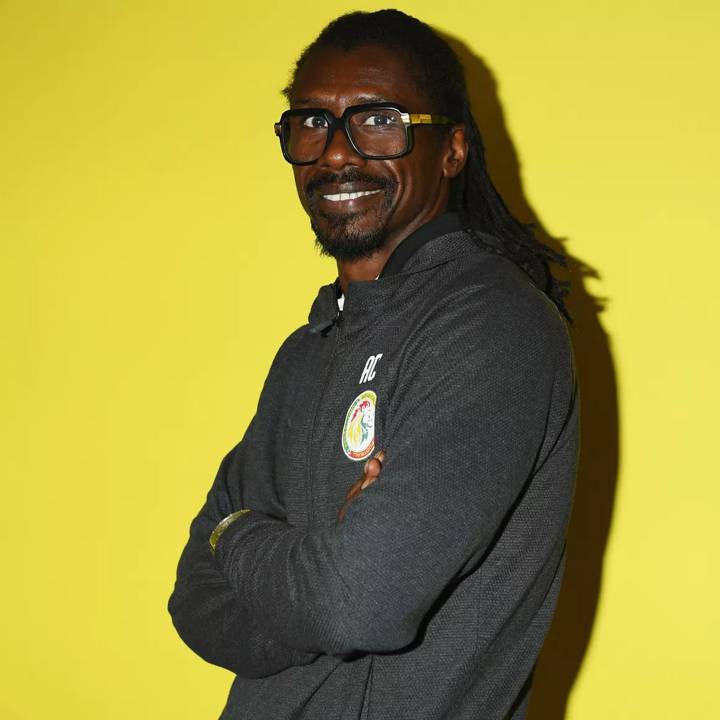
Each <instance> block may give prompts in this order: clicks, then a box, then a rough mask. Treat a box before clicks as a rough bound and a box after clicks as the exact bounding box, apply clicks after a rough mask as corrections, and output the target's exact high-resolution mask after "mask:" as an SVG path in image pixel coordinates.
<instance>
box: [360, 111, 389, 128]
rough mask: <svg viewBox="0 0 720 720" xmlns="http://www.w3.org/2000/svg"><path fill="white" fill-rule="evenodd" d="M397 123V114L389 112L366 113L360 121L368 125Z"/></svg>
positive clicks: (378, 125) (380, 125)
mask: <svg viewBox="0 0 720 720" xmlns="http://www.w3.org/2000/svg"><path fill="white" fill-rule="evenodd" d="M397 123H398V116H397V114H396V113H391V112H376V113H372V114H371V115H367V116H366V117H365V118H364V120H363V122H362V124H363V125H370V126H371V127H386V126H388V125H397Z"/></svg>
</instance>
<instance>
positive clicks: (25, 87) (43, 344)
mask: <svg viewBox="0 0 720 720" xmlns="http://www.w3.org/2000/svg"><path fill="white" fill-rule="evenodd" d="M398 6H399V7H401V8H403V9H406V10H408V11H409V12H411V13H413V14H415V15H417V16H419V17H421V18H422V19H424V20H426V21H428V22H430V23H432V24H434V25H435V26H436V27H437V28H439V29H440V30H442V31H444V32H445V33H448V34H449V35H451V36H454V38H456V40H458V41H460V42H462V43H464V44H465V45H466V46H467V47H469V48H471V49H472V50H473V51H474V52H475V53H476V54H477V55H478V56H479V57H480V58H482V63H481V62H480V61H479V60H478V59H477V58H476V60H475V61H474V62H475V65H474V66H473V68H474V70H473V72H475V73H476V75H477V78H478V82H484V83H485V87H484V89H482V92H481V91H480V90H477V93H476V94H477V95H478V96H480V97H481V98H483V97H484V98H485V99H486V100H487V106H486V107H483V108H478V109H477V110H478V113H477V114H478V116H479V117H480V118H481V119H484V122H485V123H486V127H484V129H485V130H486V131H487V135H488V144H489V146H490V150H489V155H490V161H491V168H492V171H493V173H494V175H495V177H496V178H497V179H498V185H500V187H501V189H502V190H503V192H505V193H506V194H507V196H508V198H509V202H510V203H511V205H513V207H514V208H515V209H516V211H517V212H518V213H520V214H521V215H523V216H524V217H525V219H531V218H532V217H535V218H536V219H537V221H538V222H539V223H540V224H541V230H542V232H543V233H544V236H547V237H550V236H551V237H553V238H558V241H557V242H562V243H563V246H564V247H565V249H566V251H567V252H568V253H569V254H570V255H571V256H572V257H573V258H574V260H573V280H574V281H575V291H576V293H575V299H574V300H573V303H572V304H571V309H572V310H573V312H574V314H575V315H576V318H577V322H576V328H575V330H574V331H573V332H574V335H575V338H576V342H577V344H578V364H579V367H580V372H581V375H582V381H583V383H584V384H583V392H584V397H585V406H584V412H585V426H584V430H585V433H586V438H585V442H586V449H587V453H588V454H587V455H586V456H584V459H583V467H582V472H581V486H580V488H579V490H578V504H577V511H578V514H577V516H576V518H575V520H574V521H573V526H572V529H571V533H570V535H571V545H570V550H571V559H570V567H569V574H568V583H567V584H566V587H565V590H564V592H563V597H562V600H561V603H560V608H561V612H560V614H559V615H558V620H557V622H556V625H555V627H554V629H553V634H552V635H551V639H550V640H549V641H548V645H547V646H546V652H545V653H544V655H543V659H542V662H541V666H540V670H539V673H538V678H539V679H538V686H539V687H538V690H537V695H536V700H535V702H534V705H533V708H532V714H531V718H532V719H533V720H541V718H544V717H546V718H548V719H549V720H560V719H561V718H562V717H563V705H564V695H567V692H566V691H567V690H568V689H569V688H570V687H572V693H571V694H570V696H569V702H568V705H567V713H566V714H565V717H566V718H567V720H607V719H608V718H613V719H614V718H622V719H625V718H627V719H634V718H653V719H660V718H668V719H670V718H672V719H673V720H675V719H677V718H708V719H709V718H717V717H720V700H719V699H718V698H719V695H718V693H717V678H718V671H719V670H720V668H719V667H718V661H717V653H718V643H719V641H720V632H719V630H718V606H720V597H719V595H720V593H719V592H718V586H719V581H718V577H717V573H716V568H717V562H716V558H717V553H718V538H717V525H718V520H717V517H718V504H719V502H720V489H719V485H718V480H720V477H719V475H718V470H717V462H716V461H714V460H712V459H711V458H712V457H714V455H715V451H716V449H717V446H718V440H717V436H716V435H717V421H716V413H717V408H718V407H719V406H720V393H719V392H718V381H717V371H718V366H719V362H718V361H719V360H720V358H719V357H718V355H719V353H718V347H719V345H718V339H717V326H718V321H717V314H718V310H719V309H720V305H719V303H718V296H717V292H716V291H715V287H714V285H715V279H716V277H717V274H718V271H717V267H718V263H720V250H719V249H718V241H719V238H720V233H719V232H718V231H719V230H720V227H719V225H720V223H719V220H718V216H719V214H720V212H719V210H718V203H717V196H718V194H717V193H718V184H717V181H716V177H717V173H718V167H719V166H720V143H719V142H718V127H719V124H720V100H719V99H718V93H717V84H718V75H719V71H720V63H719V62H718V60H719V58H720V53H719V51H718V46H719V45H720V32H719V26H718V14H719V12H718V7H720V6H719V5H718V4H717V3H716V2H711V1H710V0H705V1H703V0H691V1H689V2H683V3H680V2H673V1H671V0H653V2H650V1H649V0H642V1H635V2H627V0H622V1H621V0H609V1H608V2H604V3H578V2H577V1H576V0H573V1H570V0H567V1H562V2H552V1H551V2H549V3H537V2H531V1H530V0H526V1H524V2H512V1H510V2H507V3H499V2H495V3H477V2H470V1H467V2H455V1H453V0H443V1H442V2H436V1H432V2H431V1H430V0H417V1H416V2H413V3H399V4H398ZM355 7H357V6H356V5H354V4H352V3H349V2H345V1H343V0H339V1H338V2H335V3H301V4H292V3H290V4H288V3H284V2H283V3H280V2H277V1H276V2H273V1H272V0H266V1H265V2H262V3H252V4H251V3H244V2H231V1H230V0H225V1H223V2H209V3H206V2H193V3H187V2H184V3H180V2H175V3H170V2H153V1H151V0H129V1H125V2H120V0H117V1H116V2H109V1H102V0H94V1H92V2H90V1H88V0H85V1H79V0H78V1H76V2H72V1H68V2H57V1H56V2H50V1H46V2H40V1H38V2H8V1H3V2H0V238H1V243H2V245H1V246H2V261H1V273H2V276H1V277H0V283H1V284H0V293H2V295H1V297H0V307H1V312H2V318H1V319H0V320H1V324H0V332H1V333H2V341H3V344H2V353H1V355H0V363H2V366H1V368H2V378H3V391H2V422H3V427H2V440H3V450H2V454H1V456H0V457H1V460H0V462H1V465H0V468H1V470H2V493H3V503H2V507H3V513H2V522H1V523H0V528H1V530H0V532H1V533H2V542H1V544H0V547H2V550H1V551H0V552H2V558H1V559H0V560H1V562H2V565H1V567H2V577H3V580H2V588H3V590H2V608H1V612H0V617H1V622H2V627H0V638H2V653H1V656H2V660H1V661H0V662H2V668H0V676H1V677H2V684H3V689H2V691H0V717H2V718H8V719H13V720H14V719H23V720H24V719H25V718H72V719H80V718H83V719H84V718H93V719H96V718H107V719H108V720H110V719H113V720H115V719H118V720H119V719H120V718H123V719H126V718H153V719H155V718H192V719H193V720H195V719H197V718H213V717H217V715H218V714H219V712H220V710H221V708H222V707H223V704H224V701H225V698H226V694H227V690H228V688H229V685H230V682H231V675H230V674H229V673H227V672H226V671H225V670H222V669H219V668H215V667H213V666H209V665H207V664H206V663H204V662H203V661H202V660H200V659H199V658H197V657H196V656H194V655H193V654H192V653H191V652H190V651H189V650H188V649H187V648H186V647H185V646H184V645H183V644H182V643H181V641H180V640H179V638H178V637H177V636H176V634H175V632H174V630H173V628H172V626H171V623H170V618H169V616H168V614H167V612H166V609H165V606H166V602H167V598H168V595H169V593H170V591H171V588H172V583H173V580H174V574H175V567H176V563H177V559H178V557H179V553H180V550H181V548H182V546H183V544H184V542H185V539H186V536H187V530H188V526H189V522H190V520H191V518H192V517H193V516H194V514H195V513H196V512H197V510H198V509H199V507H200V505H201V503H202V501H203V499H204V497H205V493H206V492H207V490H208V488H209V485H210V483H211V481H212V478H213V476H214V473H215V470H216V468H217V465H218V464H219V461H220V459H221V457H222V456H223V455H224V453H225V452H226V451H227V450H228V449H229V448H230V447H231V446H232V445H233V444H234V443H235V442H236V441H237V440H238V439H239V438H240V437H241V435H242V433H243V431H244V429H245V427H246V425H247V423H248V421H249V419H250V417H251V415H252V412H253V410H254V407H255V403H256V400H257V396H258V392H259V390H260V387H261V384H262V381H263V379H264V377H265V374H266V372H267V370H268V367H269V364H270V361H271V359H272V357H273V354H274V352H275V350H276V348H277V347H278V345H279V344H280V342H281V341H282V339H283V338H284V337H285V336H286V335H287V334H288V333H289V332H290V331H291V330H292V329H294V328H295V327H297V326H298V325H300V324H302V323H303V322H304V321H305V318H306V315H307V310H308V308H309V304H310V302H311V300H312V299H313V298H314V296H315V293H316V290H317V287H318V286H319V285H320V284H323V283H326V282H329V281H331V280H332V279H333V278H334V277H335V270H334V265H333V263H332V262H331V261H330V260H327V259H321V258H320V257H319V256H318V255H317V253H316V252H315V250H314V248H313V239H312V236H311V233H310V230H309V227H308V223H307V219H306V218H305V216H304V215H303V213H302V211H301V209H300V207H299V204H298V202H297V199H296V197H295V194H294V186H293V184H292V180H291V172H290V169H289V167H288V166H287V165H286V164H285V162H284V161H283V160H282V158H281V156H280V153H279V149H278V147H277V142H276V139H275V137H274V136H273V133H272V127H271V126H272V122H273V121H275V120H276V119H277V117H278V116H279V114H280V112H281V111H282V109H283V102H282V98H281V96H280V94H279V89H280V88H281V87H282V86H283V85H284V84H285V82H286V80H287V71H288V68H289V67H290V65H291V63H292V61H293V60H294V58H295V57H296V55H297V54H298V53H299V51H300V50H301V49H302V47H304V45H305V44H307V43H308V42H310V41H311V40H312V38H313V37H314V35H315V34H316V33H317V32H318V31H319V29H320V28H321V27H322V26H323V25H324V24H325V23H326V22H327V21H328V20H329V19H331V17H333V16H335V15H337V14H340V13H342V12H343V11H346V10H350V9H354V8H355ZM362 7H363V8H365V9H376V8H379V7H382V4H381V3H365V4H364V5H362ZM483 63H484V65H483ZM471 64H472V63H471ZM483 68H485V70H483ZM471 69H472V68H471ZM483 73H485V74H484V75H483ZM493 83H496V85H493ZM493 97H494V98H495V99H494V101H493ZM493 102H494V103H495V105H493ZM515 163H517V165H516V164H515ZM560 239H562V240H560ZM581 265H584V266H586V269H585V271H584V272H583V273H580V272H579V271H578V268H580V266H581ZM593 272H595V274H596V277H592V274H593ZM593 296H594V297H595V298H605V305H606V308H605V310H604V312H602V313H600V314H599V316H597V315H596V314H595V313H594V312H593V309H592V307H593V300H592V297H593ZM589 431H590V432H589ZM578 668H579V672H578V673H577V677H575V671H576V670H578Z"/></svg>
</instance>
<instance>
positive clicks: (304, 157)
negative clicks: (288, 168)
mask: <svg viewBox="0 0 720 720" xmlns="http://www.w3.org/2000/svg"><path fill="white" fill-rule="evenodd" d="M328 127H329V126H328V121H327V118H326V117H325V116H324V115H317V114H313V113H312V112H309V113H307V114H297V115H290V116H288V117H286V118H285V120H284V121H283V123H282V133H283V139H284V141H285V147H286V149H287V153H288V155H289V156H290V158H291V159H292V160H294V161H295V162H312V161H314V160H317V159H318V158H319V157H320V156H321V155H322V153H323V150H324V149H325V145H326V142H327V135H328ZM348 128H349V132H350V134H351V135H352V139H353V141H354V142H355V145H356V146H357V148H358V149H359V150H360V152H362V153H363V154H364V155H368V156H370V157H386V156H389V155H398V154H400V153H403V152H405V150H407V132H406V130H405V125H404V124H403V121H402V117H401V116H400V113H399V112H398V111H397V110H394V109H392V108H381V109H378V108H374V109H372V110H360V111H357V112H354V113H352V114H351V115H350V116H349V118H348Z"/></svg>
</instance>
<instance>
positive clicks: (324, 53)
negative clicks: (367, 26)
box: [290, 45, 429, 114]
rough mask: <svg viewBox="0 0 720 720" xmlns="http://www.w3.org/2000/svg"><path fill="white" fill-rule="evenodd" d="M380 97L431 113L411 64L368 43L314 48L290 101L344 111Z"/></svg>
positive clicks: (297, 79)
mask: <svg viewBox="0 0 720 720" xmlns="http://www.w3.org/2000/svg"><path fill="white" fill-rule="evenodd" d="M380 100H386V101H392V102H397V103H399V104H401V105H405V106H407V108H408V109H409V110H410V111H413V112H429V110H428V108H427V107H425V106H426V105H428V101H427V96H426V95H425V93H422V92H421V91H420V90H419V89H418V87H417V83H416V82H415V77H414V75H413V73H412V71H411V68H410V67H409V63H408V62H407V61H406V60H405V59H404V58H403V57H402V56H401V55H400V54H399V53H397V52H395V51H394V50H389V49H388V48H385V47H382V46H379V45H367V46H364V47H359V48H354V49H353V50H343V49H341V48H317V49H315V50H313V51H312V52H311V53H310V54H309V55H308V57H307V59H306V60H305V61H304V63H303V65H302V67H301V69H300V71H299V72H298V73H297V76H296V78H295V83H294V85H293V92H292V96H291V98H290V104H291V105H292V106H293V107H302V106H320V107H325V108H328V109H329V110H332V111H333V112H334V113H335V114H340V113H342V111H343V110H344V109H345V108H346V107H347V106H349V105H357V104H359V103H362V102H374V101H380Z"/></svg>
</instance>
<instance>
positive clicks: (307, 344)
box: [169, 231, 578, 720]
mask: <svg viewBox="0 0 720 720" xmlns="http://www.w3.org/2000/svg"><path fill="white" fill-rule="evenodd" d="M577 444H578V403H577V398H576V392H575V376H574V369H573V360H572V350H571V346H570V342H569V339H568V335H567V331H566V327H565V323H564V320H563V319H562V318H561V316H560V314H559V313H558V312H557V310H556V308H555V307H554V305H553V304H552V303H551V302H550V301H549V300H548V299H547V298H546V297H545V296H544V295H543V294H542V293H541V292H540V291H539V290H537V289H536V288H535V287H534V286H533V285H532V284H531V283H530V281H529V280H528V279H527V278H526V277H525V275H524V274H523V273H522V271H520V270H519V269H518V268H517V267H516V266H515V265H514V264H513V263H511V262H510V261H508V260H506V259H504V258H502V257H499V256H497V255H494V254H491V253H488V252H485V251H483V250H481V249H480V248H479V247H478V246H477V245H476V243H475V242H474V241H473V239H472V238H471V236H470V235H468V234H467V233H465V232H463V231H453V232H450V233H449V234H444V235H441V236H440V237H435V238H433V239H430V240H429V241H428V242H425V243H424V244H423V245H422V246H421V247H419V249H417V250H416V251H415V252H414V253H413V254H412V255H411V257H410V258H409V259H408V260H407V261H406V262H405V264H404V266H403V267H402V269H401V271H400V272H398V273H395V274H391V275H390V276H388V277H384V276H383V277H381V278H380V279H379V280H376V281H368V282H355V283H351V284H350V285H349V287H348V291H347V293H346V296H345V305H344V310H343V312H342V313H338V309H337V304H336V285H327V286H324V287H323V288H321V289H320V292H319V294H318V297H317V299H316V300H315V303H314V304H313V307H312V310H311V313H310V318H309V324H308V325H305V326H303V327H301V328H299V329H298V330H297V331H295V332H294V333H293V334H292V335H290V337H289V338H288V339H287V340H286V341H285V343H284V344H283V345H282V347H281V348H280V350H279V352H278V354H277V356H276V358H275V360H274V362H273V365H272V368H271V370H270V373H269V375H268V378H267V380H266V382H265V386H264V388H263V391H262V394H261V397H260V401H259V405H258V409H257V413H256V415H255V417H254V418H253V420H252V422H251V423H250V426H249V427H248V429H247V431H246V433H245V436H244V438H243V440H242V442H241V443H240V444H238V445H237V446H236V447H235V448H234V449H233V450H232V451H231V452H230V453H229V454H228V455H227V456H226V457H225V459H224V460H223V462H222V464H221V466H220V469H219V471H218V474H217V477H216V479H215V482H214V484H213V486H212V488H211V489H210V491H209V493H208V496H207V501H206V503H205V504H204V505H203V507H202V509H201V510H200V513H199V514H198V515H197V517H196V518H195V519H194V520H193V522H192V524H191V527H190V538H189V540H188V543H187V545H186V546H185V548H184V550H183V552H182V556H181V558H180V562H179V566H178V574H177V582H176V584H175V589H174V591H173V593H172V596H171V597H170V601H169V611H170V614H171V616H172V620H173V623H174V624H175V627H176V628H177V631H178V633H179V634H180V636H181V637H182V639H183V640H184V641H185V642H186V643H187V644H188V645H189V646H190V647H191V648H192V649H193V650H194V651H195V652H196V653H197V654H198V655H200V656H201V657H202V658H204V659H205V660H207V661H208V662H210V663H214V664H216V665H220V666H222V667H225V668H227V669H229V670H231V671H232V672H233V673H235V674H236V675H237V677H236V678H235V681H234V682H233V685H232V689H231V691H230V696H229V698H228V700H227V704H226V706H225V709H224V711H223V713H222V715H221V718H223V719H227V720H240V719H241V718H242V719H243V720H246V719H247V720H250V719H253V720H254V719H258V720H259V719H260V718H267V719H268V720H269V719H271V718H272V720H285V719H287V720H290V718H293V719H294V720H298V719H300V718H303V719H317V720H328V719H330V718H332V719H335V718H337V719H342V720H350V719H352V720H361V719H364V720H405V719H407V720H431V719H435V718H438V719H439V718H452V719H454V720H460V719H463V720H464V719H468V720H469V719H470V718H472V719H473V720H476V719H479V718H482V719H483V720H491V719H493V718H513V719H514V720H517V719H518V718H522V717H524V714H525V708H526V706H527V700H528V696H529V688H530V683H531V678H532V671H533V667H534V664H535V661H536V659H537V656H538V653H539V651H540V648H541V646H542V642H543V639H544V637H545V634H546V632H547V629H548V626H549V623H550V619H551V616H552V612H553V609H554V605H555V601H556V597H557V594H558V589H559V585H560V580H561V576H562V569H563V564H564V556H565V531H566V526H567V521H568V514H569V511H570V506H571V502H572V494H573V486H574V477H575V465H576V455H577ZM379 449H384V450H385V451H386V458H385V462H384V465H383V469H382V473H381V475H380V477H379V479H378V480H377V481H376V482H375V483H374V484H372V485H371V486H370V487H368V488H367V489H366V490H364V491H363V492H362V493H361V495H360V496H359V497H357V498H356V499H355V500H353V501H352V503H351V504H350V506H349V509H348V512H347V515H346V517H345V520H344V521H343V522H341V523H339V522H338V521H337V512H338V509H339V508H340V506H341V505H342V504H343V500H344V497H345V493H346V492H347V490H348V488H349V487H350V485H351V484H352V483H353V482H354V481H355V480H357V479H358V478H359V477H360V475H361V474H362V465H363V461H364V460H365V459H366V458H367V457H371V456H372V454H373V453H374V452H376V451H377V450H379ZM242 507H249V508H252V511H251V512H250V513H247V514H245V515H243V516H242V517H240V518H239V519H238V520H237V521H236V522H234V523H233V524H231V525H230V527H229V528H228V529H227V531H226V532H225V534H224V535H223V536H222V537H221V539H220V541H219V543H218V546H217V552H216V554H215V555H214V556H213V555H212V553H211V552H210V549H209V547H208V537H209V536H210V533H211V532H212V530H213V528H214V527H215V526H216V524H217V523H218V522H219V521H220V520H221V519H222V518H223V517H225V516H226V515H228V514H229V513H231V512H233V511H234V510H237V509H239V508H242Z"/></svg>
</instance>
